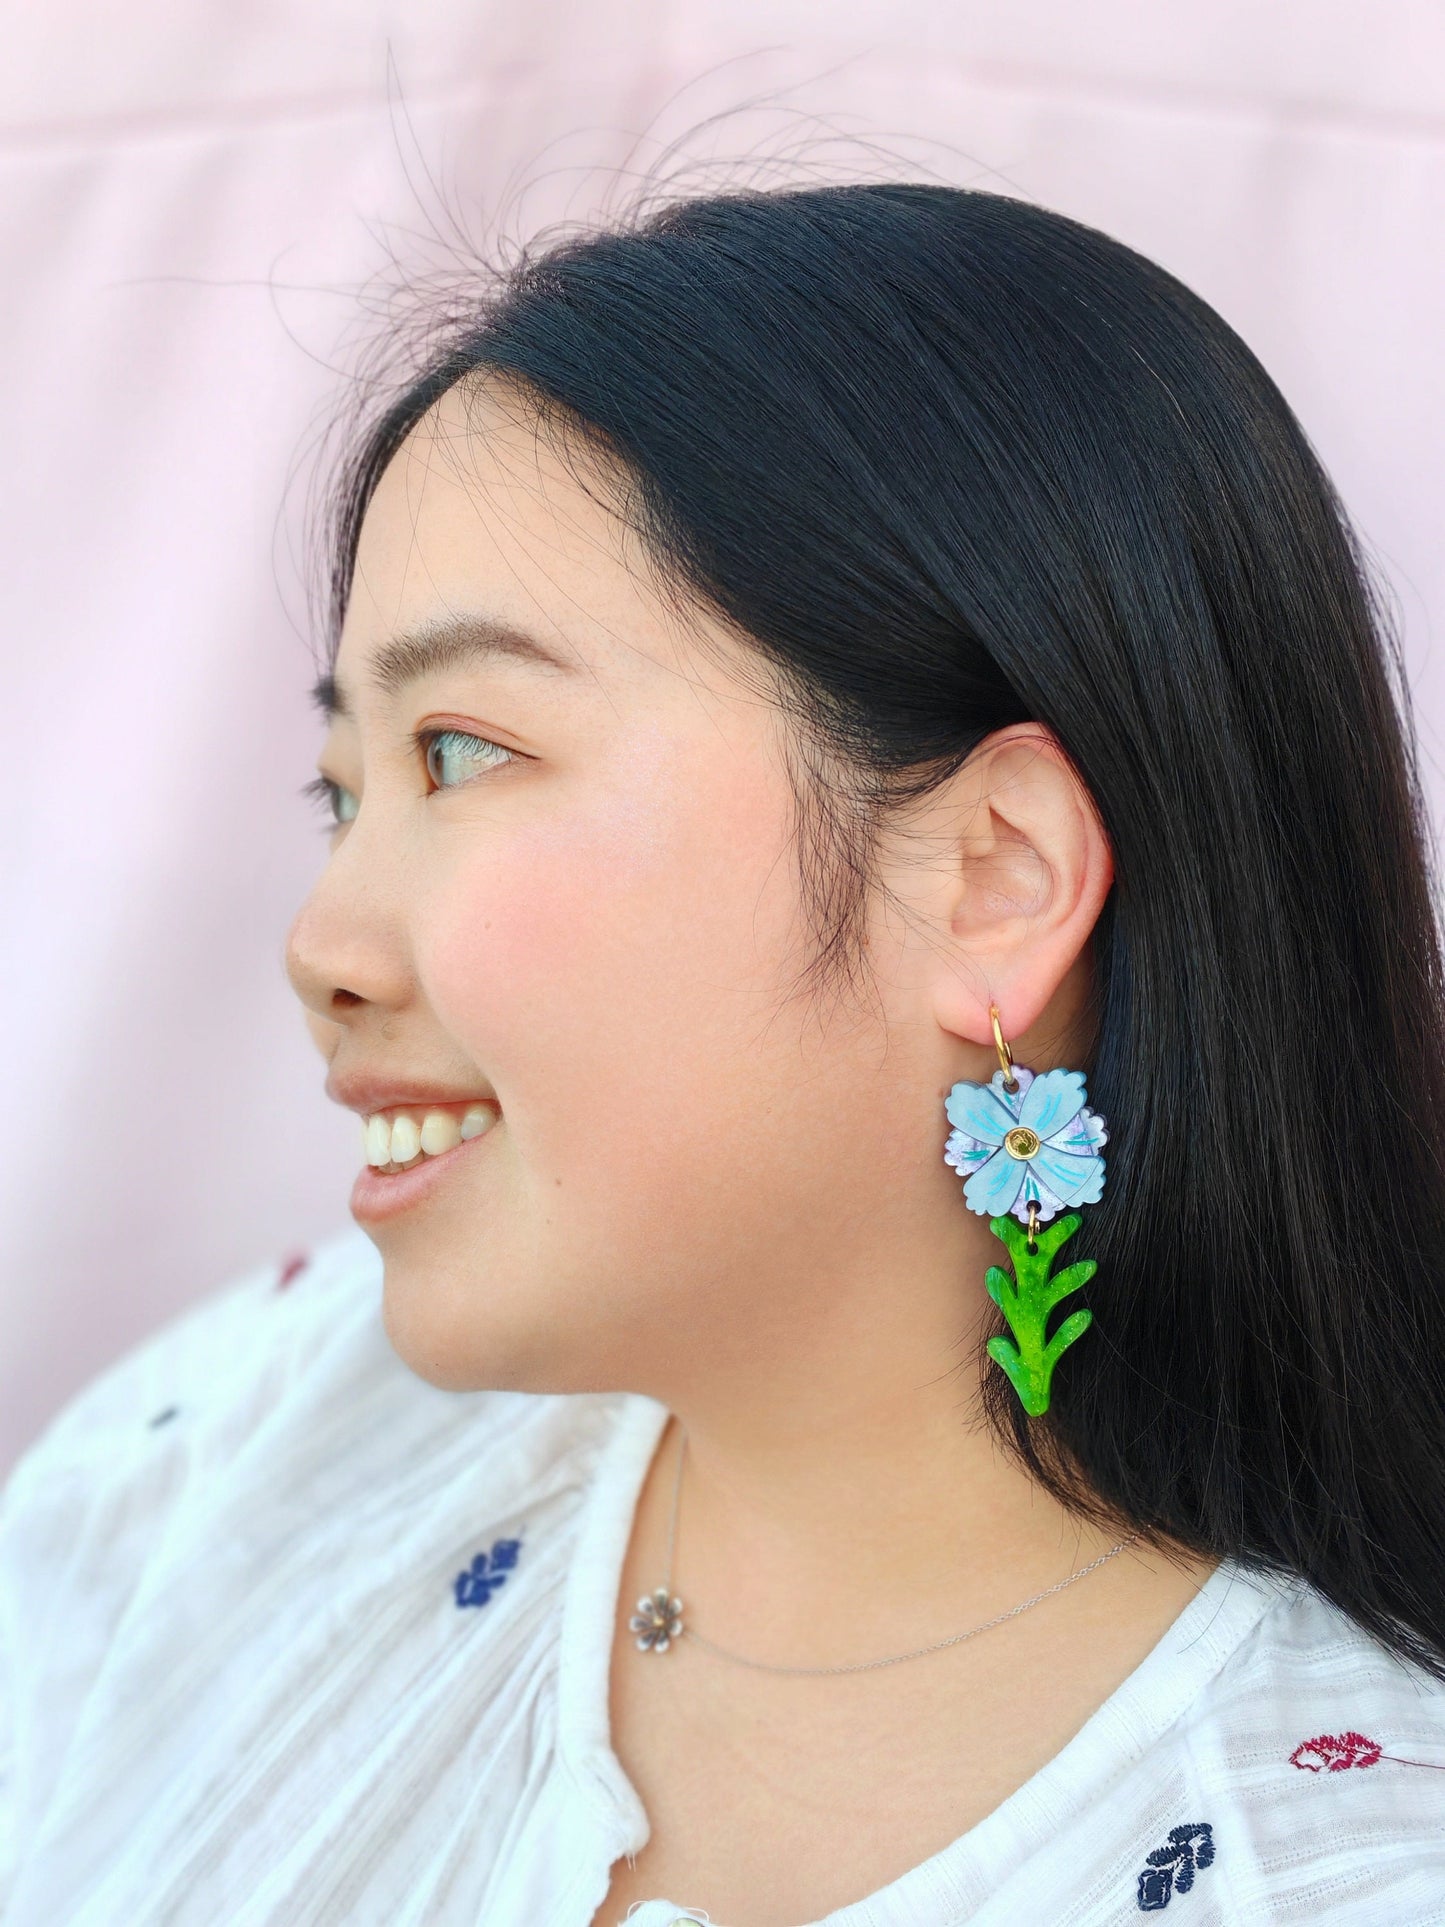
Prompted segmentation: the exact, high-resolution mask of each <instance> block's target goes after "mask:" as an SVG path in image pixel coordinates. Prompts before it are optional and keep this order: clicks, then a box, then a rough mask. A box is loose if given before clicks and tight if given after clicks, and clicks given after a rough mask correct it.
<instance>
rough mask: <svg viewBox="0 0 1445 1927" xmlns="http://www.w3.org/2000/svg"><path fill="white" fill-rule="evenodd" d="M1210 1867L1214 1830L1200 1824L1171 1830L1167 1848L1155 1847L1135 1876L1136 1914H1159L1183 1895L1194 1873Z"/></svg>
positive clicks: (1192, 1879)
mask: <svg viewBox="0 0 1445 1927" xmlns="http://www.w3.org/2000/svg"><path fill="white" fill-rule="evenodd" d="M1213 1863H1214V1828H1213V1827H1212V1826H1211V1825H1210V1824H1209V1823H1208V1821H1205V1820H1200V1821H1198V1822H1196V1823H1195V1825H1193V1826H1190V1827H1171V1828H1170V1829H1169V1840H1168V1843H1167V1845H1165V1846H1162V1847H1156V1848H1155V1850H1154V1852H1153V1853H1151V1854H1150V1855H1149V1857H1148V1860H1147V1861H1146V1863H1145V1866H1144V1868H1143V1871H1142V1872H1141V1873H1140V1875H1139V1911H1140V1913H1141V1914H1157V1913H1162V1912H1163V1910H1164V1909H1165V1908H1166V1907H1167V1906H1168V1905H1169V1903H1170V1901H1171V1900H1172V1899H1173V1898H1174V1896H1175V1894H1187V1893H1188V1892H1189V1889H1190V1888H1191V1887H1192V1886H1193V1885H1194V1875H1195V1873H1196V1871H1201V1872H1202V1871H1203V1869H1204V1868H1205V1867H1208V1866H1212V1865H1213Z"/></svg>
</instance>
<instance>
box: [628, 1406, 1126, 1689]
mask: <svg viewBox="0 0 1445 1927" xmlns="http://www.w3.org/2000/svg"><path fill="white" fill-rule="evenodd" d="M686 1451H687V1432H686V1430H685V1429H682V1428H679V1438H678V1447H677V1472H676V1474H675V1476H674V1478H673V1482H672V1516H671V1518H670V1520H669V1522H668V1528H667V1582H666V1584H665V1585H663V1586H660V1587H659V1588H658V1590H657V1591H656V1592H655V1593H653V1595H652V1597H651V1598H650V1599H639V1600H638V1602H637V1612H636V1613H635V1614H634V1615H633V1618H632V1621H631V1625H632V1630H633V1632H634V1633H636V1634H637V1635H638V1639H637V1645H638V1647H639V1649H640V1650H642V1651H644V1652H659V1653H665V1652H666V1651H667V1649H668V1646H669V1645H670V1643H671V1642H672V1641H673V1640H674V1639H691V1640H695V1641H696V1643H697V1644H698V1645H699V1646H704V1647H706V1648H707V1650H708V1652H710V1653H715V1654H716V1655H717V1656H718V1658H719V1659H727V1660H731V1661H732V1663H733V1665H735V1666H748V1667H751V1668H752V1670H753V1671H754V1672H758V1673H792V1674H808V1675H813V1676H821V1675H823V1674H827V1673H869V1672H873V1671H874V1670H875V1669H876V1668H878V1667H880V1666H901V1665H902V1664H903V1662H904V1660H907V1659H922V1658H923V1656H924V1654H925V1653H941V1652H942V1651H943V1649H944V1648H945V1647H946V1646H959V1645H962V1643H963V1641H964V1640H966V1639H977V1637H978V1635H979V1634H980V1633H987V1632H991V1631H992V1630H993V1628H994V1627H995V1626H1002V1625H1004V1624H1006V1623H1007V1621H1009V1620H1010V1619H1017V1618H1018V1616H1019V1614H1020V1613H1026V1612H1028V1611H1029V1610H1030V1608H1031V1607H1034V1606H1038V1605H1042V1603H1043V1602H1044V1600H1046V1599H1052V1598H1053V1596H1054V1594H1055V1593H1060V1592H1063V1591H1064V1589H1065V1588H1066V1587H1068V1586H1072V1585H1076V1584H1077V1583H1078V1581H1079V1580H1080V1579H1084V1578H1087V1577H1088V1575H1089V1574H1090V1573H1091V1572H1097V1571H1098V1569H1099V1567H1100V1566H1103V1565H1107V1564H1108V1562H1109V1560H1111V1559H1116V1558H1117V1557H1118V1556H1119V1554H1120V1553H1121V1552H1125V1551H1127V1550H1128V1548H1129V1547H1130V1546H1132V1545H1134V1544H1135V1543H1136V1542H1137V1541H1138V1538H1139V1534H1138V1533H1137V1532H1131V1533H1130V1534H1129V1536H1128V1538H1127V1539H1121V1540H1120V1541H1119V1542H1118V1544H1117V1545H1113V1546H1110V1548H1109V1550H1108V1551H1107V1552H1101V1553H1100V1554H1099V1556H1098V1558H1097V1559H1091V1560H1090V1561H1089V1563H1088V1565H1087V1566H1080V1567H1079V1569H1078V1570H1077V1572H1071V1573H1070V1574H1069V1576H1068V1578H1067V1579H1060V1580H1058V1581H1057V1582H1056V1583H1055V1584H1054V1585H1052V1586H1045V1587H1044V1589H1043V1591H1042V1592H1036V1593H1035V1594H1034V1595H1033V1597H1032V1598H1030V1599H1025V1600H1024V1601H1023V1602H1022V1603H1021V1604H1020V1605H1017V1606H1010V1607H1009V1609H1008V1611H1007V1612H1003V1613H998V1614H996V1615H995V1617H994V1618H992V1619H986V1620H985V1621H984V1622H983V1624H982V1625H981V1626H970V1627H969V1628H968V1630H967V1632H962V1633H953V1634H951V1635H950V1636H949V1637H948V1638H947V1639H936V1640H934V1642H933V1644H932V1645H931V1646H915V1647H914V1648H913V1650H912V1651H911V1652H907V1653H892V1654H890V1655H889V1657H888V1658H887V1659H864V1660H859V1661H857V1662H856V1663H855V1664H853V1665H851V1666H775V1665H772V1664H771V1663H770V1662H769V1661H767V1660H762V1659H749V1658H747V1656H746V1655H745V1654H743V1653H733V1652H729V1651H728V1649H727V1647H726V1646H719V1645H718V1644H717V1643H716V1641H715V1640H711V1639H708V1638H706V1637H704V1635H703V1634H702V1633H700V1632H698V1630H697V1629H696V1627H694V1626H689V1625H686V1624H685V1623H684V1621H683V1618H682V1601H681V1600H680V1599H677V1598H675V1597H674V1596H673V1591H672V1572H673V1560H674V1555H675V1553H676V1550H677V1513H678V1505H679V1502H680V1501H681V1498H682V1461H683V1455H684V1454H685V1452H686Z"/></svg>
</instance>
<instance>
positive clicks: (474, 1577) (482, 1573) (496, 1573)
mask: <svg viewBox="0 0 1445 1927" xmlns="http://www.w3.org/2000/svg"><path fill="white" fill-rule="evenodd" d="M521 1550H522V1542H521V1540H520V1539H498V1540H497V1542H496V1544H495V1545H494V1546H493V1547H492V1549H491V1551H490V1552H479V1553H478V1554H477V1556H476V1558H475V1559H473V1561H472V1563H471V1565H470V1566H469V1567H468V1569H467V1570H466V1571H465V1572H459V1573H458V1574H457V1578H456V1592H457V1604H458V1605H459V1606H485V1605H486V1603H487V1601H488V1600H489V1599H490V1598H491V1596H492V1594H493V1593H494V1592H495V1591H496V1590H497V1588H498V1587H499V1586H503V1585H505V1584H506V1581H507V1574H508V1573H509V1572H510V1571H511V1570H512V1568H513V1567H514V1566H515V1565H516V1563H517V1555H518V1554H519V1553H520V1552H521Z"/></svg>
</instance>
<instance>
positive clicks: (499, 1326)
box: [381, 1264, 620, 1393]
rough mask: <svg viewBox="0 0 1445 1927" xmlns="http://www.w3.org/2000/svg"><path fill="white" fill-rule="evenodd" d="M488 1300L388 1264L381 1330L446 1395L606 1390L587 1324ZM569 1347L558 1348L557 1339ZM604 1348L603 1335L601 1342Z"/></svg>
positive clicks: (556, 1311) (597, 1346)
mask: <svg viewBox="0 0 1445 1927" xmlns="http://www.w3.org/2000/svg"><path fill="white" fill-rule="evenodd" d="M510 1309H511V1310H512V1311H513V1313H514V1315H513V1316H510V1317H509V1316H508V1310H509V1307H507V1306H506V1305H505V1304H504V1303H500V1302H498V1299H497V1297H496V1296H495V1294H489V1295H488V1298H487V1300H485V1301H479V1299H478V1297H477V1296H476V1295H475V1294H473V1293H472V1292H470V1291H468V1290H467V1289H466V1288H465V1287H462V1288H460V1289H459V1288H458V1287H456V1286H454V1285H451V1284H449V1283H447V1282H446V1281H445V1280H439V1279H438V1277H437V1275H436V1273H435V1272H434V1271H427V1272H415V1271H412V1270H410V1268H406V1267H394V1266H392V1265H390V1264H388V1265H387V1266H386V1268H385V1270H384V1272H383V1292H382V1303H381V1321H382V1327H383V1329H384V1331H385V1332H386V1336H387V1341H388V1343H389V1344H390V1345H391V1348H392V1350H393V1351H394V1352H395V1353H396V1355H397V1357H398V1358H399V1359H400V1360H401V1362H402V1364H403V1365H405V1366H406V1367H407V1368H408V1370H410V1371H412V1372H414V1373H415V1374H416V1376H417V1377H418V1378H421V1379H425V1380H426V1382H427V1384H429V1385H435V1386H436V1387H437V1389H438V1390H439V1391H443V1392H483V1391H491V1392H543V1393H545V1392H591V1391H604V1390H617V1389H620V1388H619V1387H617V1386H616V1385H613V1384H610V1383H604V1382H603V1378H602V1377H600V1376H599V1374H598V1371H597V1361H598V1358H599V1357H600V1356H601V1354H602V1352H603V1350H604V1349H605V1348H604V1347H603V1346H602V1344H601V1343H600V1342H593V1341H591V1340H589V1337H588V1334H587V1333H586V1331H585V1329H584V1321H583V1320H581V1319H579V1318H578V1317H577V1316H576V1312H575V1308H574V1310H573V1311H572V1312H571V1313H569V1312H568V1311H567V1310H565V1309H564V1308H562V1307H560V1306H559V1307H552V1308H550V1309H549V1312H548V1313H547V1314H546V1315H544V1316H539V1315H538V1309H537V1307H536V1305H535V1304H532V1305H530V1306H529V1307H528V1309H527V1311H526V1312H525V1313H523V1312H522V1311H521V1309H520V1308H519V1307H512V1308H510ZM562 1332H566V1333H568V1334H569V1342H568V1343H567V1345H565V1346H562V1345H559V1344H558V1335H559V1333H562ZM598 1338H599V1340H600V1335H598Z"/></svg>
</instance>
